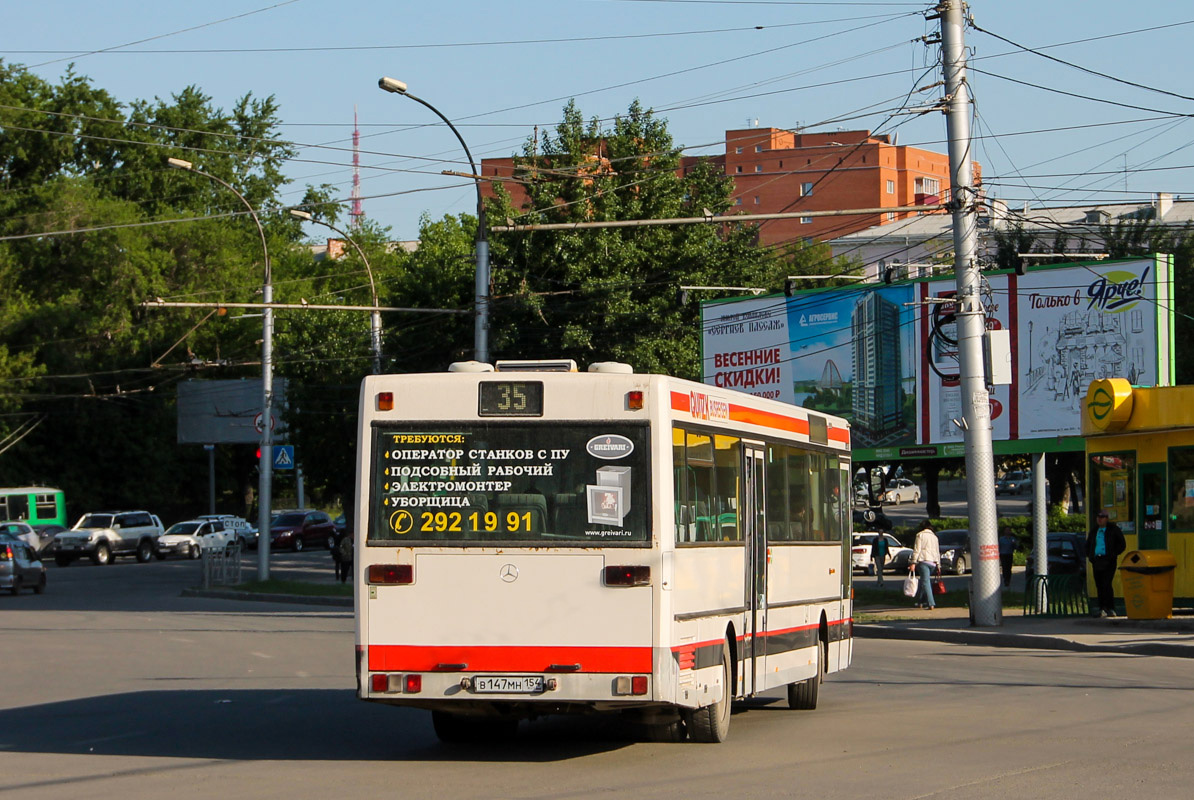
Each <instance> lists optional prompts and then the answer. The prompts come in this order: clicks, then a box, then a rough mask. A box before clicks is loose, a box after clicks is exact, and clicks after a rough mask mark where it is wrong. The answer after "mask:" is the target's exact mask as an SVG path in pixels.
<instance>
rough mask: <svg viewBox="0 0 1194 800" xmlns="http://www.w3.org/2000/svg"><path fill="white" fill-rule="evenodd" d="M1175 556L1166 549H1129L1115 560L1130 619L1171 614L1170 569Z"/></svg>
mask: <svg viewBox="0 0 1194 800" xmlns="http://www.w3.org/2000/svg"><path fill="white" fill-rule="evenodd" d="M1176 568H1177V559H1176V558H1174V557H1173V553H1170V552H1169V551H1168V550H1132V551H1130V552H1127V553H1124V557H1123V560H1122V561H1121V562H1119V572H1120V575H1119V578H1120V581H1121V582H1122V583H1123V587H1124V608H1125V609H1126V610H1127V613H1128V617H1129V618H1130V619H1168V618H1170V617H1172V616H1173V572H1174V570H1175V569H1176Z"/></svg>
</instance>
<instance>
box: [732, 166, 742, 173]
mask: <svg viewBox="0 0 1194 800" xmlns="http://www.w3.org/2000/svg"><path fill="white" fill-rule="evenodd" d="M734 171H735V172H741V171H742V167H741V166H737V167H734Z"/></svg>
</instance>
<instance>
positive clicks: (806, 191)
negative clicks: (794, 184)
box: [800, 181, 813, 197]
mask: <svg viewBox="0 0 1194 800" xmlns="http://www.w3.org/2000/svg"><path fill="white" fill-rule="evenodd" d="M812 193H813V183H812V181H805V182H804V183H802V184H800V196H801V197H808V196H809V195H810V194H812Z"/></svg>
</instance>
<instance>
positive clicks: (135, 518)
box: [53, 511, 162, 567]
mask: <svg viewBox="0 0 1194 800" xmlns="http://www.w3.org/2000/svg"><path fill="white" fill-rule="evenodd" d="M161 535H162V521H161V520H160V519H158V518H157V517H156V516H154V515H153V514H150V513H149V512H148V511H97V512H94V513H91V514H84V515H83V517H82V519H80V520H79V521H78V522H76V523H75V527H73V528H71V529H70V530H69V531H63V532H62V533H60V534H58V535H57V536H55V537H54V545H53V553H54V563H55V564H57V565H58V566H60V567H65V566H66V565H68V564H70V563H71V562H72V561H74V560H76V559H78V558H82V557H83V556H87V557H89V558H90V559H91V561H92V563H93V564H110V563H112V559H113V558H115V557H116V556H119V555H135V556H136V557H137V560H138V561H140V562H143V563H144V562H146V561H148V560H149V559H151V558H153V551H154V546H155V544H156V543H157V540H158V537H159V536H161Z"/></svg>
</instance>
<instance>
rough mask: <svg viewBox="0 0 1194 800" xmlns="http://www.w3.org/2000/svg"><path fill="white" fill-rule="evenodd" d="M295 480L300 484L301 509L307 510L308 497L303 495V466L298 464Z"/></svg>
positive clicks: (299, 500)
mask: <svg viewBox="0 0 1194 800" xmlns="http://www.w3.org/2000/svg"><path fill="white" fill-rule="evenodd" d="M294 480H295V482H296V483H297V484H298V504H299V509H300V510H302V511H305V510H306V509H307V498H305V497H303V468H302V467H299V466H296V467H295V468H294Z"/></svg>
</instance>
